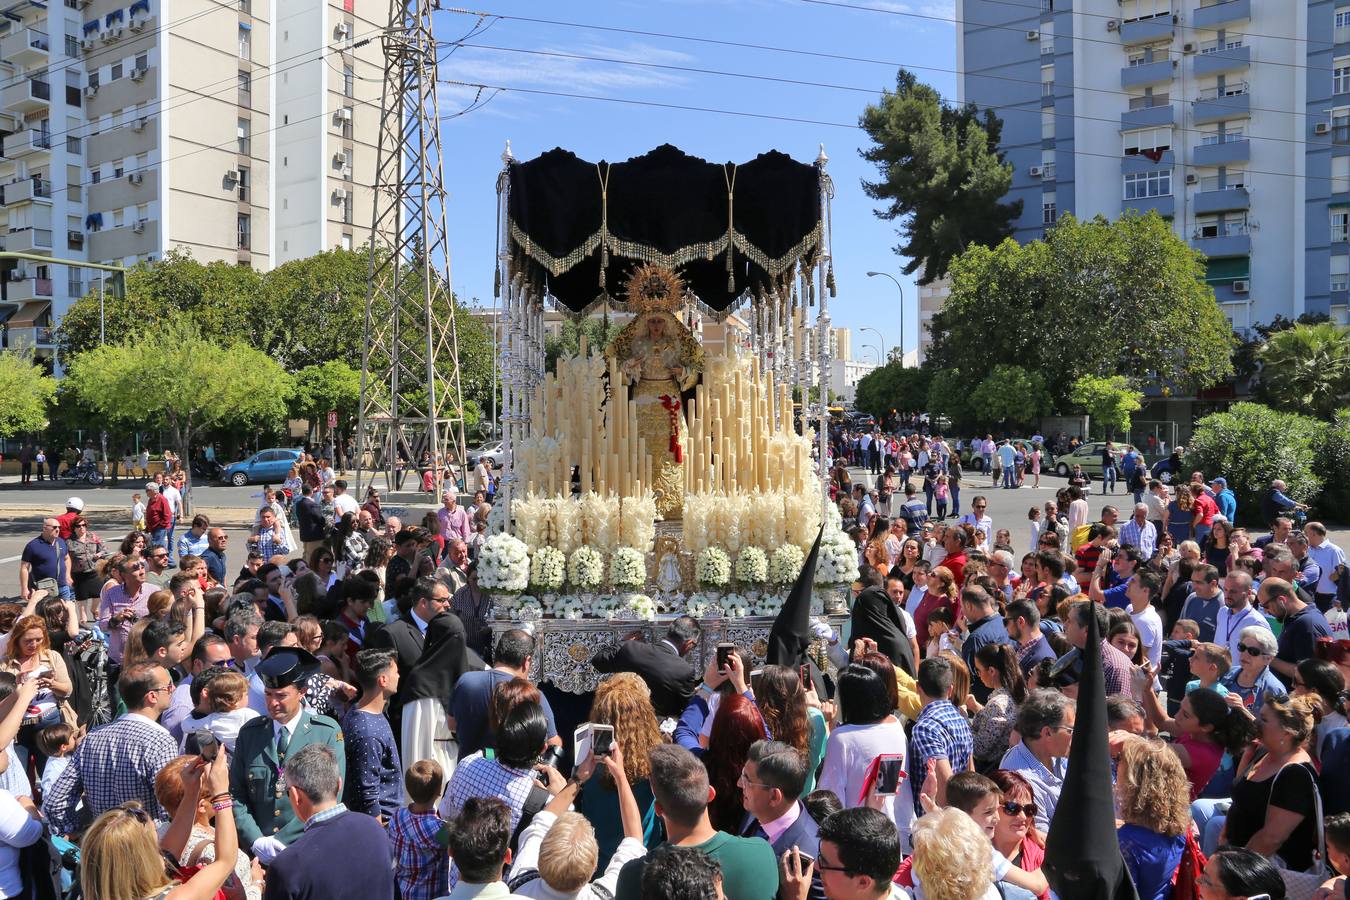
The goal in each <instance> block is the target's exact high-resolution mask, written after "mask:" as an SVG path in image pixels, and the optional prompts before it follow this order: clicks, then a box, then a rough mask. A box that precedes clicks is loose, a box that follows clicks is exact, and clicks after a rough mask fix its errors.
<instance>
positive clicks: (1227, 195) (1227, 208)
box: [1191, 179, 1252, 215]
mask: <svg viewBox="0 0 1350 900" xmlns="http://www.w3.org/2000/svg"><path fill="white" fill-rule="evenodd" d="M1206 181H1208V179H1206ZM1191 204H1192V208H1193V209H1194V211H1195V213H1196V214H1197V215H1204V214H1205V213H1217V212H1232V211H1234V210H1241V209H1250V208H1251V205H1252V196H1251V194H1250V193H1248V192H1247V189H1246V188H1245V187H1231V188H1220V189H1206V186H1205V184H1204V183H1203V182H1202V183H1201V186H1200V190H1199V191H1196V193H1195V195H1194V196H1193V197H1192V198H1191Z"/></svg>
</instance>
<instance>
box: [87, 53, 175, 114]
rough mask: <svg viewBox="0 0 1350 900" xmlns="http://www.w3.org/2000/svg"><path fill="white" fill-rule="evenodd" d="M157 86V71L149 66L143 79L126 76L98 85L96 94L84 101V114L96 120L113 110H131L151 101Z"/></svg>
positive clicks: (154, 67)
mask: <svg viewBox="0 0 1350 900" xmlns="http://www.w3.org/2000/svg"><path fill="white" fill-rule="evenodd" d="M158 84H159V71H158V68H157V67H156V66H151V67H150V69H149V71H147V72H146V73H145V75H144V76H143V77H140V78H132V77H131V76H130V75H126V76H124V77H122V78H118V79H117V80H116V81H109V82H107V83H106V84H101V85H99V88H98V93H96V94H94V96H92V97H89V98H87V99H86V100H85V101H84V105H85V111H86V114H87V115H88V116H89V118H91V119H96V118H98V117H100V116H102V115H104V114H106V113H111V112H112V111H113V110H115V109H131V108H134V107H136V106H139V105H140V104H142V103H144V102H146V101H149V100H152V99H154V97H155V92H156V85H158Z"/></svg>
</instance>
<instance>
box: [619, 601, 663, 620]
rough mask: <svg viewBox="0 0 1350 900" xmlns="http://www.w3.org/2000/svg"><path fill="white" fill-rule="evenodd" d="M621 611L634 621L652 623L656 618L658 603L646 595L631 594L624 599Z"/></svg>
mask: <svg viewBox="0 0 1350 900" xmlns="http://www.w3.org/2000/svg"><path fill="white" fill-rule="evenodd" d="M619 611H620V612H622V613H625V614H627V615H628V616H630V617H632V618H634V619H645V620H646V621H648V622H650V621H652V620H653V619H655V618H656V603H655V601H653V600H652V598H651V597H648V596H647V595H646V594H629V595H628V596H627V597H625V598H624V599H623V602H622V604H621V605H620V607H619Z"/></svg>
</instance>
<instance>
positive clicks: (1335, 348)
mask: <svg viewBox="0 0 1350 900" xmlns="http://www.w3.org/2000/svg"><path fill="white" fill-rule="evenodd" d="M1259 358H1260V360H1261V385H1262V391H1263V392H1264V393H1265V394H1266V396H1267V397H1268V398H1269V399H1270V400H1271V401H1272V402H1274V403H1276V404H1278V405H1279V406H1281V407H1282V408H1283V409H1285V410H1286V411H1290V412H1294V411H1296V412H1301V413H1305V414H1307V415H1313V416H1319V417H1321V418H1324V419H1329V418H1330V417H1331V416H1332V415H1333V414H1334V413H1335V411H1336V410H1337V409H1340V408H1341V407H1344V406H1346V405H1350V328H1346V327H1344V326H1341V325H1335V324H1332V323H1331V322H1321V323H1318V324H1316V325H1295V326H1294V327H1293V328H1290V329H1287V330H1285V331H1280V332H1277V333H1275V334H1272V335H1271V336H1270V339H1269V340H1267V341H1266V343H1265V345H1264V346H1263V347H1262V348H1261V350H1260V354H1259Z"/></svg>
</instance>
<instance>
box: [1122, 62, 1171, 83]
mask: <svg viewBox="0 0 1350 900" xmlns="http://www.w3.org/2000/svg"><path fill="white" fill-rule="evenodd" d="M1176 68H1177V63H1176V60H1173V59H1159V60H1155V61H1153V62H1147V63H1141V64H1140V65H1137V66H1126V67H1125V68H1123V69H1121V70H1120V86H1121V87H1123V88H1132V87H1143V86H1144V85H1149V84H1157V83H1158V82H1160V81H1171V80H1172V75H1173V73H1174V72H1175V71H1176Z"/></svg>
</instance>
